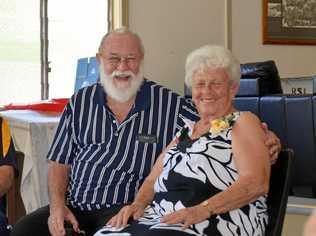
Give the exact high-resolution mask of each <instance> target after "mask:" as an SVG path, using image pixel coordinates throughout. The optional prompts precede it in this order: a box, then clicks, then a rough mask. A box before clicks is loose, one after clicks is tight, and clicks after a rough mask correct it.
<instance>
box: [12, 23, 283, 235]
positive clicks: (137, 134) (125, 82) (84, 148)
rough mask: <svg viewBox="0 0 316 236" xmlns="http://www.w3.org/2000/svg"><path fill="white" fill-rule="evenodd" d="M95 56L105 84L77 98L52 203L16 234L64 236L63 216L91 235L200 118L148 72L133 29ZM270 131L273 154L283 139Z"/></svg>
mask: <svg viewBox="0 0 316 236" xmlns="http://www.w3.org/2000/svg"><path fill="white" fill-rule="evenodd" d="M97 59H98V61H99V64H100V83H99V84H95V85H92V86H90V87H86V88H83V89H81V90H79V91H78V93H76V94H74V95H73V96H72V98H71V99H70V101H69V104H68V105H67V106H66V108H65V111H64V113H63V116H62V118H61V121H60V124H59V127H58V129H57V132H56V135H55V138H54V141H53V143H52V146H51V149H50V151H49V153H48V159H49V173H48V179H49V180H48V181H49V195H50V206H49V207H44V208H41V209H39V210H37V211H35V212H33V213H31V214H30V215H29V216H26V217H25V218H23V219H22V220H21V221H20V222H18V223H17V224H16V226H15V227H14V229H13V232H12V235H13V236H17V235H32V236H35V235H49V232H50V233H51V235H54V236H58V235H64V234H65V232H66V230H65V226H64V223H65V222H68V223H70V225H71V227H72V228H73V230H74V231H76V232H81V231H85V232H86V235H93V233H94V232H96V231H97V229H99V228H101V227H102V226H103V225H104V224H105V222H106V221H108V220H109V219H110V218H111V216H113V215H114V214H115V213H117V212H118V211H119V210H120V209H121V207H122V206H123V205H124V204H126V203H129V202H131V201H132V200H133V199H134V197H135V195H136V193H137V191H138V188H139V187H140V185H141V184H142V182H143V181H144V179H145V177H146V176H147V175H148V174H149V172H150V169H151V168H152V166H153V164H154V162H155V160H156V158H157V157H158V155H159V153H160V152H161V151H162V150H163V148H164V147H165V146H166V145H167V144H168V143H169V142H170V141H171V140H172V138H173V136H174V134H175V133H176V131H178V130H179V129H180V128H181V127H182V126H183V125H184V123H183V118H186V119H190V120H197V119H198V116H197V113H196V112H195V109H194V107H193V106H192V104H191V103H188V102H187V101H185V100H184V99H183V98H182V97H180V96H179V95H177V94H176V93H174V92H172V91H170V90H169V89H167V88H164V87H162V86H160V85H158V84H156V83H154V82H152V81H149V80H146V79H144V78H143V59H144V47H143V45H142V42H141V39H140V38H139V37H138V36H137V35H136V34H135V33H133V32H131V31H129V30H127V29H118V30H115V31H113V32H111V33H109V34H107V35H105V36H104V37H103V39H102V41H101V44H100V47H99V52H98V54H97ZM268 133H269V135H267V145H268V146H270V147H271V148H270V151H271V153H273V155H272V156H273V157H272V159H273V158H275V156H276V154H277V152H278V150H279V148H280V144H279V140H278V139H277V138H276V137H275V136H274V135H273V134H271V132H268Z"/></svg>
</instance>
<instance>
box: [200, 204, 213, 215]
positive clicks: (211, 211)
mask: <svg viewBox="0 0 316 236" xmlns="http://www.w3.org/2000/svg"><path fill="white" fill-rule="evenodd" d="M209 205H210V203H209V202H208V200H205V201H203V202H201V206H203V207H206V208H207V210H208V211H209V213H210V217H211V215H213V210H212V209H210V207H209Z"/></svg>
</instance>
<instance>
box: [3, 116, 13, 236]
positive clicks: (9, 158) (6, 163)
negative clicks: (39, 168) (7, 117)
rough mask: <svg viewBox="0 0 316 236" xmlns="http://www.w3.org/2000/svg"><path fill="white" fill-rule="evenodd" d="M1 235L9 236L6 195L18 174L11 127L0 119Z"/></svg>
mask: <svg viewBox="0 0 316 236" xmlns="http://www.w3.org/2000/svg"><path fill="white" fill-rule="evenodd" d="M0 135H1V137H0V235H1V236H7V235H9V231H8V229H7V218H6V216H5V198H4V195H5V194H6V193H7V192H8V190H9V189H10V187H11V185H12V182H13V178H14V174H15V172H16V173H17V164H16V159H15V150H14V145H13V142H12V140H11V135H10V131H9V126H8V124H7V122H6V121H4V120H3V119H2V118H1V117H0Z"/></svg>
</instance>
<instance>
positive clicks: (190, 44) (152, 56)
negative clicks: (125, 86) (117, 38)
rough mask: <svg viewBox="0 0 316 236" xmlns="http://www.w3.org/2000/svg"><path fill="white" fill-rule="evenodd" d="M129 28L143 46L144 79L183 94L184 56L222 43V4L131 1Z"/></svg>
mask: <svg viewBox="0 0 316 236" xmlns="http://www.w3.org/2000/svg"><path fill="white" fill-rule="evenodd" d="M129 25H130V28H131V29H132V30H133V31H135V32H137V33H138V34H139V35H140V36H141V38H142V39H143V41H144V45H145V76H146V77H147V78H148V79H151V80H154V81H157V82H159V83H160V84H163V85H165V86H167V87H170V88H172V89H174V90H175V91H177V92H179V93H181V94H182V93H183V80H184V63H185V57H186V55H187V54H188V53H189V52H190V51H191V50H193V49H194V48H197V47H199V46H202V45H204V44H207V43H214V44H223V43H224V0H130V1H129Z"/></svg>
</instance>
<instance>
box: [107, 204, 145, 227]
mask: <svg viewBox="0 0 316 236" xmlns="http://www.w3.org/2000/svg"><path fill="white" fill-rule="evenodd" d="M144 209H145V208H144V207H143V206H142V205H140V204H137V203H132V204H131V205H127V206H124V207H123V208H122V209H121V210H120V211H119V213H117V214H116V215H115V216H113V217H112V218H111V219H110V220H109V221H108V222H107V223H106V225H108V226H112V227H115V228H121V227H125V226H126V225H127V222H128V220H129V218H130V217H133V219H134V220H137V219H139V217H141V216H143V215H144Z"/></svg>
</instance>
